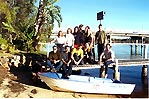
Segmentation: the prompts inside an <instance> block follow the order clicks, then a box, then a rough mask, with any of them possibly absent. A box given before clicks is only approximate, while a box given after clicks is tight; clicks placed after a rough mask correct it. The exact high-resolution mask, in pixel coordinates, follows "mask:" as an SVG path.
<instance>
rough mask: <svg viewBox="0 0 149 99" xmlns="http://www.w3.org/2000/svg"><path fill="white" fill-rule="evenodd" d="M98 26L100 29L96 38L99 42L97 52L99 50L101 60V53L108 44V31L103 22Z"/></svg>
mask: <svg viewBox="0 0 149 99" xmlns="http://www.w3.org/2000/svg"><path fill="white" fill-rule="evenodd" d="M98 28H99V31H97V32H96V34H95V40H96V42H97V52H98V60H99V58H100V55H101V53H102V52H103V50H104V47H105V44H106V33H105V31H104V30H103V27H102V24H100V25H99V26H98Z"/></svg>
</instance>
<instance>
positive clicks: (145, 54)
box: [143, 44, 147, 59]
mask: <svg viewBox="0 0 149 99" xmlns="http://www.w3.org/2000/svg"><path fill="white" fill-rule="evenodd" d="M143 56H144V58H145V59H147V45H145V44H144V55H143Z"/></svg>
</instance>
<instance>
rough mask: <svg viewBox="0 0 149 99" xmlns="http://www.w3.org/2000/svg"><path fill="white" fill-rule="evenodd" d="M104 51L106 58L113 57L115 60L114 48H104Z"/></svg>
mask: <svg viewBox="0 0 149 99" xmlns="http://www.w3.org/2000/svg"><path fill="white" fill-rule="evenodd" d="M103 53H104V58H105V59H106V60H107V59H110V58H112V60H113V61H114V58H115V54H114V52H113V51H112V50H109V51H107V50H104V52H103Z"/></svg>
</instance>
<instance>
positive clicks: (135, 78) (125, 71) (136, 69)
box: [42, 43, 149, 98]
mask: <svg viewBox="0 0 149 99" xmlns="http://www.w3.org/2000/svg"><path fill="white" fill-rule="evenodd" d="M53 45H54V44H50V45H49V46H48V45H46V47H45V48H43V49H42V50H45V51H51V50H52V46H53ZM147 48H148V49H147V57H146V58H149V44H147ZM95 50H97V49H96V46H95ZM112 50H113V51H114V52H115V56H116V58H117V59H144V55H143V51H144V47H142V54H141V45H139V46H138V51H137V54H135V46H134V45H133V47H132V55H131V46H130V45H129V44H122V43H121V44H112ZM95 53H96V51H95ZM97 55H98V54H97V53H96V59H97ZM147 68H148V70H149V66H148V67H147ZM119 70H120V81H121V82H124V83H130V84H136V87H135V89H134V91H133V93H132V94H131V95H130V96H122V97H131V98H148V97H149V95H148V90H149V88H148V77H149V73H148V76H147V77H146V78H145V79H142V76H141V72H142V66H128V67H127V66H125V67H121V66H120V67H119ZM99 72H100V71H99V69H85V70H82V73H81V75H84V74H85V73H88V74H90V76H94V77H99ZM108 78H110V79H112V78H113V70H111V69H108Z"/></svg>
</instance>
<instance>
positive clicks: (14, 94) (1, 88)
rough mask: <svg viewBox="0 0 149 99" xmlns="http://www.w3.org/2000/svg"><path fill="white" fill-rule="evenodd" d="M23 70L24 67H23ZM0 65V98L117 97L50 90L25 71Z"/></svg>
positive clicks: (114, 96)
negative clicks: (11, 69) (11, 70)
mask: <svg viewBox="0 0 149 99" xmlns="http://www.w3.org/2000/svg"><path fill="white" fill-rule="evenodd" d="M23 70H25V68H23ZM9 71H10V70H7V69H5V68H4V67H2V66H0V72H1V73H0V98H118V97H120V96H118V95H99V94H84V93H71V92H58V91H53V90H51V89H50V88H49V87H48V86H46V85H45V83H44V82H41V80H40V79H38V81H37V82H34V79H32V76H31V73H30V72H27V71H18V70H14V71H15V72H13V73H12V72H9Z"/></svg>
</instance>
